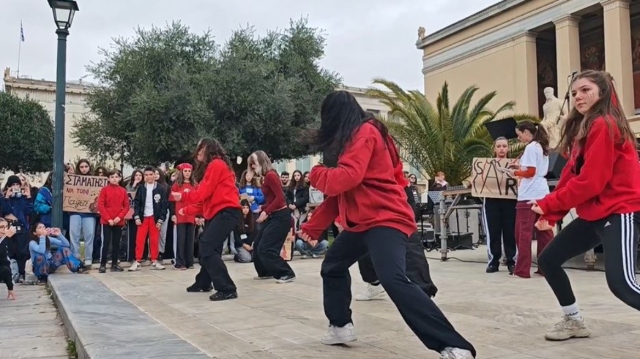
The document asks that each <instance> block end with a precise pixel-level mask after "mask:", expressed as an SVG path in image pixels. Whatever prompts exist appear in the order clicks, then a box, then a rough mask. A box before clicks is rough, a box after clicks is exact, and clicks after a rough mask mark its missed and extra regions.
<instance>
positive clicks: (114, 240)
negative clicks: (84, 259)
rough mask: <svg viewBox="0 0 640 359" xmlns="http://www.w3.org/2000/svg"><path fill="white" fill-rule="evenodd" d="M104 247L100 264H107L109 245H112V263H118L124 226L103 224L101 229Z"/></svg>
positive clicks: (101, 251)
mask: <svg viewBox="0 0 640 359" xmlns="http://www.w3.org/2000/svg"><path fill="white" fill-rule="evenodd" d="M101 237H102V249H101V250H100V266H102V267H104V266H106V265H107V261H108V260H109V245H111V265H112V266H115V265H117V264H118V252H119V251H120V238H122V227H120V226H110V225H108V224H103V225H102V230H101Z"/></svg>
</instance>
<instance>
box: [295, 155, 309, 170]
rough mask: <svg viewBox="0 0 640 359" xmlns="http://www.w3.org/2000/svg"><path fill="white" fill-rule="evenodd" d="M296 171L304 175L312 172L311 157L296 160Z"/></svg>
mask: <svg viewBox="0 0 640 359" xmlns="http://www.w3.org/2000/svg"><path fill="white" fill-rule="evenodd" d="M296 169H297V170H298V171H300V172H302V173H305V172H308V171H311V157H310V156H307V157H305V158H302V159H298V160H296Z"/></svg>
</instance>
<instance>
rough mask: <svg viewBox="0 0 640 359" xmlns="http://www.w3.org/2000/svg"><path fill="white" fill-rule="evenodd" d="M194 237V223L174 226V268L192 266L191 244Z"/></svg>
mask: <svg viewBox="0 0 640 359" xmlns="http://www.w3.org/2000/svg"><path fill="white" fill-rule="evenodd" d="M195 235H196V225H195V224H194V223H178V224H176V246H177V247H178V248H176V267H178V266H181V267H187V268H189V267H191V266H193V245H194V244H193V243H194V240H195Z"/></svg>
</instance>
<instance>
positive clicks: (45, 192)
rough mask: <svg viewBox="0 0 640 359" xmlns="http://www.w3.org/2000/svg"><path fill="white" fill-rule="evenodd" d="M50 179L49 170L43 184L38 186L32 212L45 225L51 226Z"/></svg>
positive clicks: (51, 176) (51, 201)
mask: <svg viewBox="0 0 640 359" xmlns="http://www.w3.org/2000/svg"><path fill="white" fill-rule="evenodd" d="M52 181H53V172H49V175H48V176H47V179H46V181H45V182H44V185H43V186H42V187H40V190H39V191H38V195H37V196H36V200H35V202H34V203H33V212H34V213H35V214H37V215H38V217H39V221H40V222H42V223H44V225H45V226H47V227H51V208H52V203H53V194H52V193H51V184H52Z"/></svg>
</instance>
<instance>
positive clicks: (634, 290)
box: [532, 71, 640, 340]
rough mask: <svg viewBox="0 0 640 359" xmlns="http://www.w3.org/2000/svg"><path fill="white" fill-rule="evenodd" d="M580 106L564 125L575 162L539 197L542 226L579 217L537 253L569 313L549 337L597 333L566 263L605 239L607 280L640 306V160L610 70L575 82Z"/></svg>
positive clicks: (565, 144)
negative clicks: (639, 266) (638, 271)
mask: <svg viewBox="0 0 640 359" xmlns="http://www.w3.org/2000/svg"><path fill="white" fill-rule="evenodd" d="M571 93H572V96H573V98H574V100H575V108H574V109H573V110H571V113H569V115H568V118H567V120H566V122H565V125H564V128H563V130H562V140H561V142H560V150H561V151H562V153H563V154H565V155H566V156H567V157H568V161H567V164H566V166H565V167H564V169H563V170H562V174H561V175H560V180H559V182H558V185H557V186H556V188H555V190H554V191H553V192H552V193H550V194H548V195H547V196H546V197H544V199H541V200H537V201H532V204H533V207H532V210H533V211H534V212H536V213H538V214H540V215H541V217H540V220H539V221H538V222H537V223H536V227H538V229H541V230H544V229H551V228H552V227H553V226H554V225H555V222H556V221H558V220H560V219H562V218H564V216H566V215H567V213H568V212H569V210H571V209H572V208H575V209H576V212H577V214H578V218H576V219H574V220H573V221H571V223H569V224H568V225H567V226H566V227H564V228H563V229H562V231H561V232H560V233H558V235H557V236H556V237H555V238H554V239H553V241H551V243H550V244H549V245H548V246H547V248H545V250H544V251H543V252H542V254H541V256H540V258H539V259H538V266H539V267H540V269H542V272H543V273H544V275H545V279H546V280H547V283H549V286H550V287H551V289H552V290H553V293H554V294H555V295H556V298H558V302H559V303H560V306H561V307H562V311H563V312H564V317H563V319H562V320H561V321H560V322H559V323H558V324H556V326H555V327H554V328H553V329H552V330H550V331H549V332H548V333H547V334H546V335H545V338H546V339H547V340H566V339H570V338H582V337H588V336H589V335H590V334H591V332H590V331H589V329H588V328H587V326H586V325H585V322H584V319H583V318H582V315H581V314H580V311H579V310H578V304H577V302H576V297H575V295H574V294H573V290H572V289H571V283H570V282H569V278H568V277H567V274H566V273H565V271H564V270H563V269H562V267H561V265H562V264H563V263H564V262H566V261H567V260H569V259H571V258H573V257H576V256H578V255H580V254H583V253H584V252H586V251H588V250H590V249H591V248H594V247H595V246H597V245H599V244H602V247H603V249H604V252H605V254H606V255H605V259H604V260H605V262H604V267H605V271H606V278H607V284H608V285H609V289H610V290H611V292H613V294H614V295H615V296H616V297H618V299H620V300H622V301H623V302H624V303H625V304H627V305H629V306H631V307H633V308H635V309H637V310H640V285H638V282H637V280H636V275H635V268H636V254H637V248H638V233H640V229H639V228H638V223H639V221H640V217H639V213H638V212H640V165H639V164H638V153H637V151H636V147H637V146H636V139H635V136H634V135H633V131H632V130H631V128H630V127H629V122H627V119H626V117H625V115H624V111H623V110H622V107H621V106H620V100H619V99H618V96H617V95H616V92H615V88H614V84H613V79H612V78H611V75H609V74H608V73H606V72H602V71H584V72H582V73H580V74H578V75H577V76H576V78H575V80H574V81H573V83H572V85H571Z"/></svg>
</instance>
